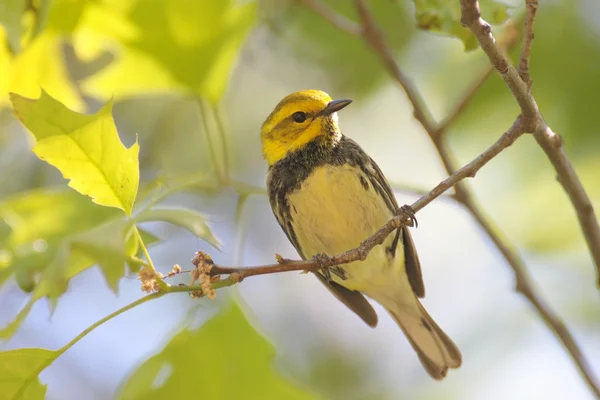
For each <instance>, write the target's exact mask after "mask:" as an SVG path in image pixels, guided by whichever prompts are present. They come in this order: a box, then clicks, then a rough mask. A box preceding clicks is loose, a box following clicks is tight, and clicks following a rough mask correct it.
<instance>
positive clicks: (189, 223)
mask: <svg viewBox="0 0 600 400" xmlns="http://www.w3.org/2000/svg"><path fill="white" fill-rule="evenodd" d="M135 220H136V221H139V222H147V221H164V222H168V223H171V224H173V225H176V226H179V227H181V228H184V229H187V230H188V231H190V232H191V233H193V234H194V235H195V236H196V237H199V238H201V239H204V240H205V241H206V242H208V243H210V244H211V245H213V246H214V247H216V248H219V247H220V244H219V241H218V240H217V239H216V238H215V237H214V236H213V234H212V232H211V230H210V228H209V227H208V225H207V224H206V220H205V218H204V216H203V215H202V214H200V213H198V212H196V211H194V210H189V209H159V208H151V209H148V210H144V211H142V212H141V213H140V214H139V215H137V216H136V217H135Z"/></svg>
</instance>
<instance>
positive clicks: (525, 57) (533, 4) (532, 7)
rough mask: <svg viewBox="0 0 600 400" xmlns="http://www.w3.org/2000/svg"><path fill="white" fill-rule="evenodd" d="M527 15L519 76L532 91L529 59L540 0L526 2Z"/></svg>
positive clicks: (526, 0)
mask: <svg viewBox="0 0 600 400" xmlns="http://www.w3.org/2000/svg"><path fill="white" fill-rule="evenodd" d="M525 6H526V8H527V13H526V16H525V35H524V36H523V48H522V49H521V58H520V59H519V69H518V71H519V76H520V77H521V79H522V80H523V82H525V84H526V85H527V87H528V88H529V90H531V85H532V83H533V82H532V81H531V76H530V75H529V58H530V56H531V45H532V43H533V21H534V20H535V13H536V12H537V9H538V0H525Z"/></svg>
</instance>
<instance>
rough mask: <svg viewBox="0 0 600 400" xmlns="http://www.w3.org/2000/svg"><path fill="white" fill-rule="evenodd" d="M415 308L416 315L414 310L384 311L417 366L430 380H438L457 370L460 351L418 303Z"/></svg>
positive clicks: (459, 363)
mask: <svg viewBox="0 0 600 400" xmlns="http://www.w3.org/2000/svg"><path fill="white" fill-rule="evenodd" d="M415 301H416V302H417V304H418V310H419V313H416V312H414V310H415V308H413V307H410V308H406V309H403V308H400V307H397V309H396V310H391V309H388V312H389V313H390V314H391V316H392V317H393V318H394V320H396V322H397V323H398V325H399V326H400V328H402V330H403V331H404V333H405V334H406V337H407V338H408V341H409V342H410V344H411V345H412V347H413V348H414V350H415V351H416V352H417V355H418V356H419V359H420V360H421V364H423V367H424V368H425V370H427V372H428V373H429V375H431V377H432V378H434V379H437V380H440V379H443V378H444V377H445V376H446V374H447V373H448V369H449V368H458V367H460V365H461V363H462V355H461V353H460V350H459V349H458V347H457V346H456V344H454V342H453V341H452V339H450V338H449V337H448V335H446V333H445V332H444V331H443V330H442V329H441V328H440V327H439V326H438V324H436V323H435V321H434V320H433V318H431V316H430V315H429V314H428V313H427V311H426V310H425V308H424V307H423V305H422V304H421V302H419V300H417V299H415Z"/></svg>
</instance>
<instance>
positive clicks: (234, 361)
mask: <svg viewBox="0 0 600 400" xmlns="http://www.w3.org/2000/svg"><path fill="white" fill-rule="evenodd" d="M274 355H275V351H274V349H273V348H272V346H271V345H270V344H269V343H268V342H267V341H266V340H265V338H263V337H262V336H261V335H259V334H258V333H257V332H256V331H255V330H254V328H252V326H251V325H250V324H249V323H248V322H247V321H246V318H245V316H244V314H243V313H242V311H241V310H240V309H239V307H238V306H237V305H236V304H235V303H234V304H231V305H230V306H227V307H225V309H224V310H222V311H221V314H220V315H217V316H216V317H213V318H211V319H210V320H209V321H208V322H206V323H205V324H204V325H203V326H202V328H200V329H198V330H196V331H193V330H190V329H185V330H183V331H182V332H180V333H178V334H177V335H175V336H174V337H173V339H172V340H171V342H170V343H169V344H167V345H166V347H165V348H164V349H163V350H162V351H161V352H160V353H158V354H156V355H154V356H153V357H151V358H150V359H148V360H146V361H144V363H143V365H141V366H140V367H139V368H138V369H137V370H136V371H134V372H133V374H132V375H131V376H129V377H128V378H127V379H126V381H125V382H124V383H123V385H122V387H121V390H120V394H119V395H118V398H120V399H164V398H169V397H174V398H186V397H189V396H190V395H191V394H192V393H193V394H195V395H196V396H198V397H199V398H206V399H211V400H212V399H214V400H220V399H223V400H225V399H273V400H275V399H290V400H303V399H316V398H318V397H315V396H314V395H312V394H309V393H308V392H305V391H303V390H300V389H298V388H296V387H294V386H292V385H291V384H290V383H288V382H287V381H286V380H285V379H283V378H282V377H281V375H279V374H278V373H276V372H274V371H273V366H272V361H273V358H274Z"/></svg>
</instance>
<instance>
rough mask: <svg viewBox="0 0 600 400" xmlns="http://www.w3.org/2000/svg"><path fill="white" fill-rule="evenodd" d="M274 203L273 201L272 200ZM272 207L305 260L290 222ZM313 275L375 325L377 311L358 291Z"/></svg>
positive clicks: (320, 274)
mask: <svg viewBox="0 0 600 400" xmlns="http://www.w3.org/2000/svg"><path fill="white" fill-rule="evenodd" d="M274 203H275V202H274ZM272 208H273V210H274V211H275V213H274V214H275V218H276V219H277V222H278V223H279V225H280V226H281V229H283V231H284V232H285V235H286V236H287V237H288V239H289V241H290V243H292V245H293V246H294V247H295V248H296V251H297V252H298V254H299V255H300V257H301V258H302V259H303V260H306V257H305V256H304V254H303V253H302V249H301V248H300V245H299V244H298V239H297V238H296V233H295V232H294V230H293V228H292V226H291V224H288V223H287V222H286V221H285V218H284V217H283V215H282V214H281V212H280V211H281V210H280V209H279V204H272ZM315 276H316V277H317V278H319V281H321V282H322V283H323V285H325V287H327V289H329V291H330V292H331V293H332V294H333V295H334V296H335V297H336V298H337V299H338V300H339V301H341V302H342V303H344V304H345V305H346V306H347V307H348V308H349V309H350V310H352V311H353V312H354V313H355V314H356V315H358V316H359V317H360V318H361V319H362V320H363V321H365V323H366V324H367V325H369V326H370V327H373V328H374V327H375V326H377V313H376V312H375V310H374V309H373V306H372V305H371V304H370V303H369V302H368V301H367V299H366V298H365V296H363V295H362V293H360V292H356V291H354V290H349V289H346V288H345V287H343V286H341V285H339V284H337V283H335V282H333V281H331V280H327V278H325V276H323V274H322V273H320V272H315Z"/></svg>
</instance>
